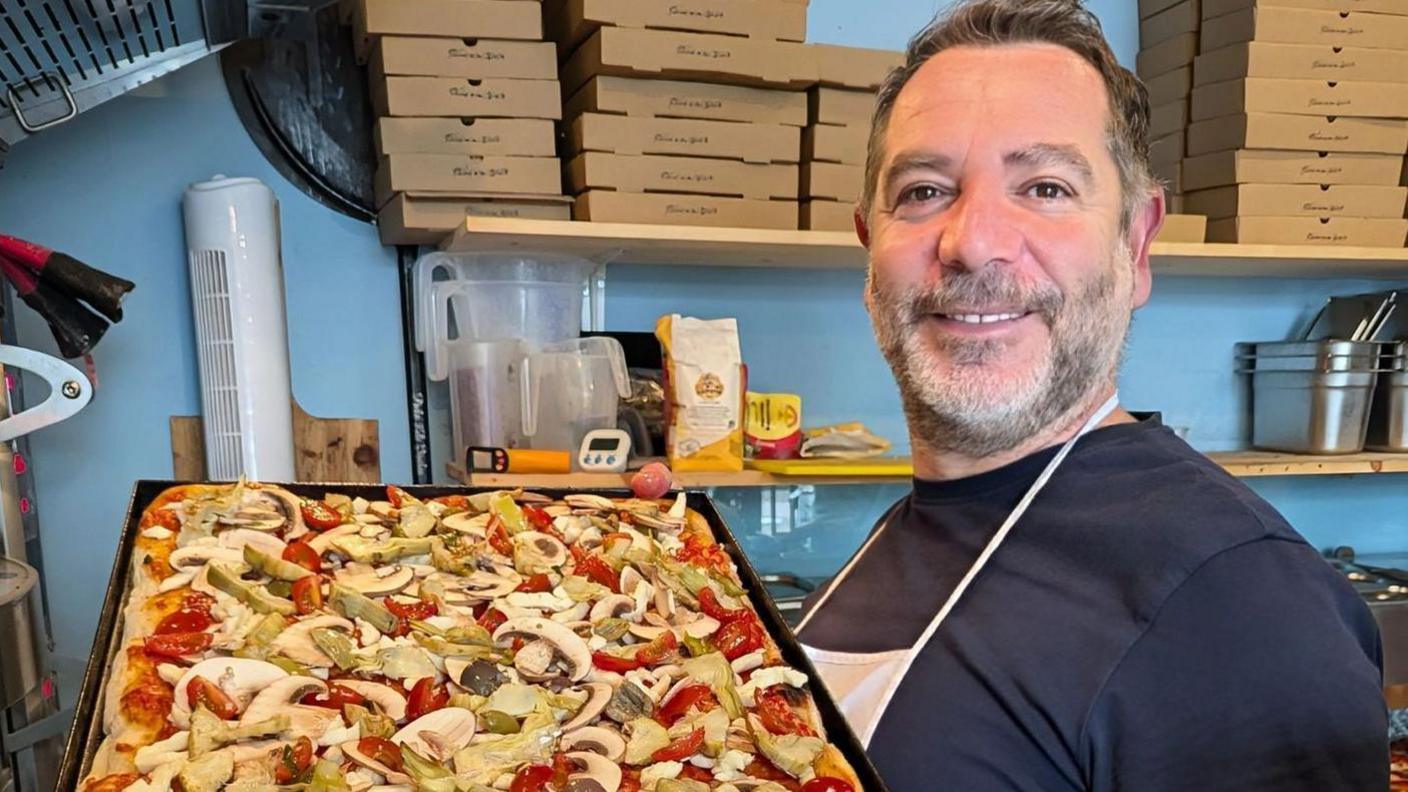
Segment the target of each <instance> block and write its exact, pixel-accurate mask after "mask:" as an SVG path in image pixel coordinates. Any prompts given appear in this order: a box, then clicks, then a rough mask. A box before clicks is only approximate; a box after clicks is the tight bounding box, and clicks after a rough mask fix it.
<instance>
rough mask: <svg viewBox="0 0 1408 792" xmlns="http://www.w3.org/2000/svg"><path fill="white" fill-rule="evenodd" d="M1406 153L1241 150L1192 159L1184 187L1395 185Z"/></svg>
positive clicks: (1185, 171)
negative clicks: (1402, 155)
mask: <svg viewBox="0 0 1408 792" xmlns="http://www.w3.org/2000/svg"><path fill="white" fill-rule="evenodd" d="M1402 159H1403V158H1402V157H1399V156H1396V155H1393V154H1352V153H1342V152H1335V153H1331V152H1325V151H1320V152H1316V151H1269V150H1261V149H1235V150H1232V151H1218V152H1214V153H1212V154H1204V155H1202V156H1200V157H1190V158H1188V159H1186V160H1184V162H1183V186H1184V188H1185V189H1189V190H1204V189H1207V188H1209V187H1221V186H1224V185H1229V184H1247V183H1262V184H1368V185H1380V186H1392V185H1395V184H1397V183H1398V178H1397V176H1396V175H1395V174H1396V173H1397V170H1398V164H1399V161H1400V160H1402Z"/></svg>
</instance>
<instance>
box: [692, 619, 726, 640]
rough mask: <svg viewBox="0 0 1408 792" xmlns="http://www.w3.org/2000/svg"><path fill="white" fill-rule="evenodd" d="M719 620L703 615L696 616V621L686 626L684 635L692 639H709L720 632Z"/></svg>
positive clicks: (693, 620)
mask: <svg viewBox="0 0 1408 792" xmlns="http://www.w3.org/2000/svg"><path fill="white" fill-rule="evenodd" d="M720 626H722V625H720V624H719V620H718V619H715V618H714V617H713V616H708V615H705V614H703V613H700V614H696V615H695V617H694V619H692V620H690V621H688V622H686V623H685V625H684V633H685V635H688V636H689V637H690V638H707V637H709V636H711V635H713V634H714V633H716V632H718V631H719V627H720Z"/></svg>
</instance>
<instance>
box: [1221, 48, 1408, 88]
mask: <svg viewBox="0 0 1408 792" xmlns="http://www.w3.org/2000/svg"><path fill="white" fill-rule="evenodd" d="M1240 77H1273V78H1281V79H1287V80H1326V81H1331V80H1334V81H1340V80H1344V81H1367V82H1400V83H1401V82H1408V42H1405V43H1404V49H1399V50H1392V49H1369V48H1367V47H1328V46H1325V45H1316V44H1268V43H1266V42H1263V41H1247V42H1242V43H1240V44H1233V45H1231V46H1228V47H1223V48H1222V49H1220V50H1214V51H1212V52H1209V53H1206V54H1203V55H1199V56H1198V59H1197V61H1196V62H1195V64H1194V66H1193V84H1194V85H1208V84H1211V83H1217V82H1223V81H1225V80H1235V79H1238V78H1240Z"/></svg>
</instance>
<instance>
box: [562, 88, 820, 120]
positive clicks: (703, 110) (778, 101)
mask: <svg viewBox="0 0 1408 792" xmlns="http://www.w3.org/2000/svg"><path fill="white" fill-rule="evenodd" d="M566 112H567V116H568V117H569V118H570V117H573V116H577V115H580V114H581V113H614V114H618V115H627V116H632V117H635V118H698V119H704V120H710V121H739V122H746V123H753V124H782V125H785V126H793V127H801V126H805V125H806V123H807V96H806V94H802V93H797V92H794V91H778V90H771V89H766V88H745V87H740V86H736V85H711V84H709V83H701V82H681V81H678V80H640V79H631V78H628V77H596V78H593V79H592V80H591V81H590V82H588V83H587V84H586V85H584V86H583V87H582V88H581V90H579V91H577V93H576V94H575V95H573V96H572V98H571V99H569V100H568V101H567V107H566Z"/></svg>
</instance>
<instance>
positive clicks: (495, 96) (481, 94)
mask: <svg viewBox="0 0 1408 792" xmlns="http://www.w3.org/2000/svg"><path fill="white" fill-rule="evenodd" d="M450 95H451V96H458V97H460V98H462V99H483V100H484V101H486V102H497V101H501V100H503V99H507V98H508V94H506V93H504V92H503V91H492V90H479V89H475V88H464V87H461V86H458V85H457V86H455V87H454V88H451V89H450Z"/></svg>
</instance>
